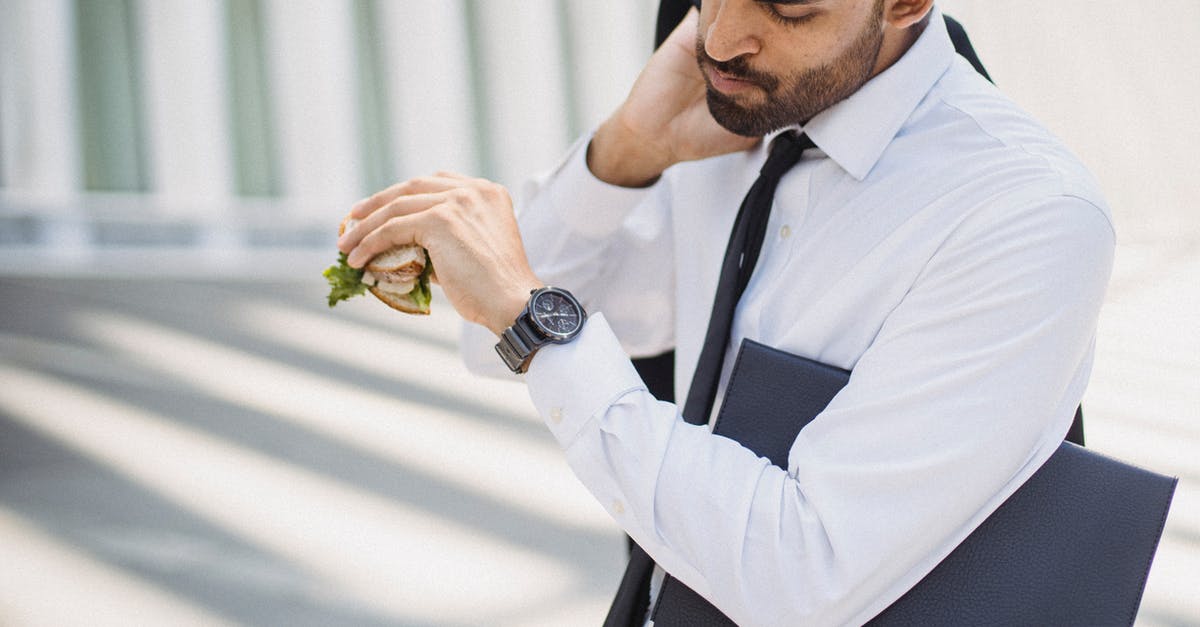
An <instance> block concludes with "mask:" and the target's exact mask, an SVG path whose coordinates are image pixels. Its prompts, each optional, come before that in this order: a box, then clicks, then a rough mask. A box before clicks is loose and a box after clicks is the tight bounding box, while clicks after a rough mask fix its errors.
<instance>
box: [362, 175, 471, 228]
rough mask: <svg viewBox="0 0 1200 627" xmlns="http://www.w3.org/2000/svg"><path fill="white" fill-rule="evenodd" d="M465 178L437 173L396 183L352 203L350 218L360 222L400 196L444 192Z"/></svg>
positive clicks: (459, 183)
mask: <svg viewBox="0 0 1200 627" xmlns="http://www.w3.org/2000/svg"><path fill="white" fill-rule="evenodd" d="M465 178H466V177H463V176H462V175H461V174H454V173H453V172H438V173H437V174H434V175H433V176H424V177H419V178H415V179H409V180H407V181H404V182H402V183H396V184H395V185H392V186H391V187H388V188H387V189H384V190H381V191H378V192H376V193H374V194H372V195H370V196H368V197H366V198H364V199H362V200H360V201H358V202H356V203H354V206H353V207H352V208H351V209H350V217H351V218H354V219H355V220H362V219H363V218H365V217H367V216H369V215H371V214H372V213H374V212H375V211H377V210H378V209H380V208H381V207H385V206H387V205H388V204H390V203H391V202H392V201H394V200H396V199H397V198H399V197H401V196H412V195H415V194H432V193H437V192H442V191H446V190H447V189H450V188H452V187H457V186H459V185H462V181H463V180H464V179H465Z"/></svg>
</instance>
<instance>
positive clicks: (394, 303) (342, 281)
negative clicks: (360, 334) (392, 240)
mask: <svg viewBox="0 0 1200 627" xmlns="http://www.w3.org/2000/svg"><path fill="white" fill-rule="evenodd" d="M357 223H358V221H357V220H354V219H353V218H350V217H347V218H346V219H345V220H342V224H341V226H340V227H339V228H338V235H341V234H342V233H345V232H346V229H351V228H354V225H355V224H357ZM432 273H433V264H432V263H430V262H429V253H427V252H426V251H425V249H424V248H422V247H420V246H418V245H417V244H408V245H405V246H396V247H395V248H391V249H389V250H386V251H384V252H382V253H380V254H378V255H376V256H375V257H374V258H373V259H371V260H370V261H368V262H367V265H365V266H363V267H362V268H351V267H350V266H349V264H347V263H346V253H340V254H338V262H337V264H335V265H332V266H330V267H329V268H327V269H326V270H325V272H324V275H325V279H326V280H327V281H329V288H330V289H329V306H330V307H333V306H334V305H336V304H338V303H339V302H341V301H343V300H346V299H347V298H351V297H353V296H358V295H359V294H364V293H366V292H371V294H373V295H374V296H375V297H376V298H378V299H379V300H381V301H383V302H384V303H386V304H387V305H388V306H389V307H391V308H393V309H398V310H400V311H403V312H404V313H410V314H428V313H429V301H430V297H431V291H430V289H429V276H430V275H431V274H432Z"/></svg>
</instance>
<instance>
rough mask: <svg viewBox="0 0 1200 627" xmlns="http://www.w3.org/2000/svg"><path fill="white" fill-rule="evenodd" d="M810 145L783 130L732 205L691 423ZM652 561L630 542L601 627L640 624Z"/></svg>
mask: <svg viewBox="0 0 1200 627" xmlns="http://www.w3.org/2000/svg"><path fill="white" fill-rule="evenodd" d="M812 147H814V144H813V142H812V140H810V139H809V138H808V136H807V135H799V136H797V135H796V134H795V133H793V132H791V131H788V132H786V133H783V134H781V135H779V136H778V137H776V138H775V141H774V142H773V143H772V144H771V154H770V156H768V157H767V161H766V163H764V164H763V167H762V169H760V170H759V174H758V178H757V179H755V181H754V185H752V186H750V191H749V192H746V197H745V198H744V199H742V206H741V207H740V208H739V209H738V214H737V218H736V219H735V220H734V222H733V231H732V232H731V233H730V234H729V244H728V245H727V246H726V247H725V259H724V261H722V262H721V275H720V279H719V280H718V281H717V293H716V296H715V297H714V298H713V308H712V315H711V316H709V319H708V332H707V333H706V334H705V335H704V348H703V349H701V351H700V359H699V361H698V362H697V363H696V371H695V374H693V375H692V385H691V387H690V388H689V389H688V396H687V402H686V403H685V404H684V406H683V417H684V420H687V421H688V422H690V423H692V424H697V425H699V424H706V423H707V422H708V416H709V414H710V413H712V406H713V401H714V400H715V399H716V397H717V383H718V382H719V381H720V378H721V367H722V366H723V365H724V363H725V351H726V350H727V348H728V347H729V332H730V329H731V328H732V327H733V312H734V310H735V309H737V304H738V301H739V300H741V298H742V293H743V292H745V291H746V285H748V284H749V283H750V275H752V274H753V273H754V266H755V264H757V263H758V255H759V253H760V252H762V244H763V239H764V238H765V237H766V234H767V220H768V219H769V218H770V217H771V205H772V204H773V203H774V200H775V188H776V187H777V186H778V185H779V179H780V178H782V177H783V175H784V173H785V172H787V171H788V170H790V169H791V168H792V166H794V165H796V163H797V162H798V161H800V156H801V155H802V154H804V151H805V150H807V149H809V148H812ZM653 570H654V561H653V560H651V559H650V556H649V555H647V554H646V552H645V551H643V550H642V547H640V546H638V545H636V544H635V545H633V550H632V551H630V554H629V565H628V566H626V567H625V575H624V576H623V577H622V578H621V585H620V587H619V588H618V589H617V596H616V598H614V599H613V603H612V607H611V608H609V611H608V617H607V618H605V620H604V627H630V626H636V627H641V625H642V622H643V621H644V620H645V614H646V608H647V607H648V606H649V602H650V600H649V595H648V594H647V592H646V591H647V588H648V586H649V582H650V575H651V573H652V572H653Z"/></svg>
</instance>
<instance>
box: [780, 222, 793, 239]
mask: <svg viewBox="0 0 1200 627" xmlns="http://www.w3.org/2000/svg"><path fill="white" fill-rule="evenodd" d="M791 236H792V227H790V226H788V225H786V224H785V225H783V226H781V227H779V237H780V238H782V239H787V238H789V237H791Z"/></svg>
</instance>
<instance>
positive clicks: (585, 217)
mask: <svg viewBox="0 0 1200 627" xmlns="http://www.w3.org/2000/svg"><path fill="white" fill-rule="evenodd" d="M929 24H930V25H929V26H928V27H927V28H926V29H925V32H924V33H923V34H922V35H921V36H920V38H919V39H918V41H917V42H916V43H915V44H914V46H913V47H912V48H911V49H910V50H909V51H908V52H907V53H906V54H905V55H904V56H903V57H902V58H901V59H900V60H899V61H898V62H897V63H896V64H894V65H893V66H892V67H891V68H889V69H888V70H886V71H885V72H883V73H882V74H880V75H879V76H877V77H875V78H874V79H872V80H871V81H869V82H868V83H867V84H866V85H864V86H863V87H862V88H861V89H860V90H859V91H858V92H857V93H855V94H854V95H853V96H851V97H850V98H849V99H847V100H845V101H843V102H841V103H839V104H837V105H835V106H833V107H831V108H830V109H828V110H826V111H825V112H823V113H821V114H820V115H818V116H817V117H815V118H814V119H813V120H811V121H810V122H809V123H808V124H807V125H806V126H805V127H804V128H803V129H801V130H803V131H804V132H806V133H808V135H809V137H811V138H812V139H813V141H814V142H815V143H816V145H817V147H818V148H817V149H814V150H809V151H807V152H806V153H805V156H804V159H803V160H802V161H801V162H800V164H799V165H797V166H796V167H795V168H794V169H792V170H791V171H790V172H788V173H787V174H786V175H785V176H784V177H783V179H782V181H781V183H780V185H779V188H778V191H777V193H776V197H775V205H774V208H773V211H772V214H771V218H770V223H769V226H768V232H767V233H768V234H767V239H766V242H765V243H764V245H763V251H762V256H761V258H760V260H759V263H758V267H757V269H756V271H755V273H754V276H753V279H752V280H751V282H750V284H749V287H748V288H747V290H746V292H745V295H744V296H743V298H742V300H741V303H740V305H739V307H738V310H737V314H736V316H735V318H734V322H733V331H732V337H731V338H730V341H731V342H732V344H731V349H730V350H729V352H728V357H727V359H726V372H725V375H723V378H722V384H721V390H722V391H723V388H724V384H725V379H726V378H727V377H728V367H729V365H730V364H731V363H732V361H733V358H734V355H735V353H736V350H737V347H738V345H739V344H740V343H741V341H742V340H743V339H744V338H749V339H753V340H756V341H759V342H762V343H765V344H768V345H770V346H774V347H776V348H779V349H782V350H785V351H788V352H791V353H794V354H798V355H803V356H806V357H809V358H812V359H816V360H819V361H822V362H826V363H829V364H832V365H834V366H838V367H841V368H845V369H849V370H852V371H853V374H852V376H851V378H850V382H849V384H848V385H847V386H846V387H845V388H844V389H843V390H842V391H841V392H840V393H839V394H838V395H837V396H836V397H835V398H834V399H833V401H832V403H831V404H830V405H829V406H828V408H827V409H826V410H825V411H824V412H822V413H821V414H820V415H818V416H817V417H816V419H815V420H813V422H812V423H811V424H809V425H808V426H807V427H806V428H805V429H804V430H803V431H802V432H801V433H800V435H799V437H797V438H796V440H795V442H794V443H793V444H792V446H791V450H790V454H789V457H788V465H787V469H786V470H784V469H780V468H778V467H776V466H773V465H771V464H770V462H768V461H767V460H765V459H760V458H758V457H757V456H755V455H754V454H753V453H751V452H750V451H749V450H747V449H745V448H742V447H741V446H740V445H738V444H737V443H736V442H733V441H732V440H728V439H725V438H721V437H716V436H713V435H712V434H711V433H709V430H708V429H706V428H705V427H703V426H693V425H689V424H687V423H685V422H684V421H683V420H682V418H681V417H680V415H679V408H678V407H676V406H675V405H673V404H669V403H665V402H659V401H657V400H656V399H654V398H653V397H652V396H651V395H650V394H649V393H648V392H647V391H646V389H645V387H644V385H643V383H642V381H641V379H640V378H639V377H638V375H637V373H636V372H635V371H634V369H633V367H632V365H631V364H630V361H629V356H630V355H632V356H649V355H654V354H658V353H661V352H663V351H666V350H668V349H671V348H675V349H676V365H675V368H676V370H675V389H676V394H677V396H678V397H679V398H684V397H685V396H686V391H687V389H688V384H689V381H690V378H691V374H692V371H693V369H694V367H695V364H696V361H697V359H698V356H699V354H700V350H701V346H702V343H703V340H704V335H705V330H706V328H707V325H708V318H709V314H710V312H711V307H712V301H713V294H714V291H715V289H716V284H717V275H718V271H719V269H720V265H721V258H722V255H723V252H724V249H725V245H726V241H727V240H728V237H729V231H730V227H731V225H732V222H733V219H734V215H735V214H736V212H737V208H738V206H739V204H740V203H741V199H742V196H743V195H744V194H745V192H746V190H747V189H749V187H750V185H751V183H752V181H753V180H754V178H755V177H756V176H757V170H758V168H759V167H760V166H761V164H762V163H763V162H764V160H765V159H766V150H767V148H766V143H767V142H763V143H762V144H760V145H759V146H758V147H756V148H754V149H752V150H749V151H747V152H742V153H737V154H731V155H725V156H721V157H717V158H713V159H708V160H704V161H698V162H690V163H683V164H679V165H676V166H674V167H673V168H671V169H670V170H668V171H667V172H666V173H664V175H663V176H662V178H661V180H660V181H659V182H658V183H656V184H655V185H654V186H653V187H651V188H648V189H644V190H640V189H639V190H634V189H624V188H618V187H614V186H611V185H607V184H605V183H603V182H601V181H599V180H597V179H596V178H594V177H593V176H592V175H591V174H590V172H589V171H588V169H587V166H586V164H585V160H584V159H585V152H586V150H585V146H586V142H587V138H584V139H583V140H581V141H580V142H579V143H578V144H577V145H576V146H575V147H574V148H573V149H572V150H571V152H570V154H569V155H568V156H567V158H566V159H565V161H564V162H563V163H562V165H561V166H559V167H558V168H557V169H556V170H555V171H554V172H552V173H550V174H549V175H547V176H546V177H543V178H542V179H539V180H537V181H534V182H533V183H531V184H529V185H528V186H527V188H526V189H525V190H523V191H524V194H523V199H522V200H520V201H519V208H518V214H519V221H520V226H521V232H522V235H523V237H524V238H525V244H526V248H527V250H528V252H529V254H530V259H531V262H532V263H533V267H534V269H535V271H536V272H537V273H538V276H539V277H540V278H541V279H542V280H543V281H545V282H546V283H548V284H550V285H556V286H560V287H564V288H567V289H569V290H571V291H572V292H573V293H575V294H576V295H577V296H578V297H580V299H581V301H582V302H583V303H584V305H585V307H586V308H587V310H588V311H589V313H590V316H591V317H590V318H589V320H588V322H587V324H586V325H585V328H584V330H583V332H582V334H581V335H580V336H579V337H578V338H577V339H576V340H575V341H573V342H571V343H569V344H565V345H556V346H549V347H546V348H543V349H542V350H541V351H540V352H539V353H538V354H537V355H536V356H535V357H534V359H533V361H532V363H531V367H530V369H529V372H528V373H527V374H526V375H525V379H526V381H527V383H528V387H529V392H530V395H531V397H532V399H533V402H534V405H535V406H536V408H537V410H538V412H539V413H540V414H541V416H543V417H544V419H545V421H546V424H547V426H548V427H549V429H550V431H551V432H552V433H553V435H554V437H555V438H556V439H557V441H558V442H559V443H560V444H561V446H562V448H563V450H564V452H565V454H566V457H567V460H568V461H569V463H570V465H571V468H572V469H573V470H574V472H575V473H576V474H577V475H578V477H579V479H580V480H581V481H582V482H583V484H584V485H585V486H586V487H587V489H588V490H590V491H591V493H592V494H593V495H595V497H596V499H598V500H599V502H600V503H601V504H603V505H604V506H605V507H606V508H607V510H608V511H609V513H610V514H611V515H612V517H613V519H614V520H616V522H617V523H618V524H619V525H620V526H621V527H622V528H624V529H625V530H626V531H627V532H628V533H629V535H630V536H632V537H633V539H634V540H635V541H637V543H638V544H640V545H641V546H642V547H643V548H644V549H645V550H646V552H647V553H649V554H650V556H651V557H653V558H654V560H655V561H656V562H657V563H658V564H659V565H660V566H661V567H662V568H664V569H665V570H666V571H667V572H669V573H671V574H672V575H674V576H675V577H676V578H678V579H679V580H680V581H682V582H683V583H684V584H686V585H687V586H689V587H691V588H692V589H693V590H695V591H696V592H697V593H699V594H700V595H702V596H704V597H705V598H707V599H709V600H710V601H711V602H712V603H713V604H714V605H716V606H717V607H718V608H719V609H721V610H722V611H723V612H725V613H726V614H727V615H728V616H730V617H731V618H733V619H734V620H735V621H737V622H738V623H739V624H741V625H843V624H861V623H863V622H865V621H867V620H869V619H870V618H871V617H873V616H874V615H875V614H877V613H878V612H880V611H881V610H883V609H884V608H886V607H887V606H888V605H889V604H891V603H892V602H893V601H895V600H896V599H897V598H899V597H900V596H901V595H903V594H904V592H906V591H907V590H908V589H909V588H911V587H912V586H913V585H914V584H915V583H916V582H918V581H919V580H920V579H921V578H922V577H924V576H925V574H927V573H928V572H929V571H930V570H931V569H932V568H933V567H934V566H935V565H937V563H938V562H939V561H941V560H942V559H943V558H944V557H945V556H946V555H947V554H948V553H949V552H950V551H951V550H953V549H954V547H955V546H957V544H958V543H959V542H960V541H961V540H962V539H963V538H965V537H966V536H967V535H968V534H969V533H970V532H971V531H972V530H974V529H975V527H976V526H978V524H979V523H980V522H981V521H982V520H983V519H984V518H986V517H987V516H988V515H989V514H991V512H992V511H993V510H995V508H996V507H998V506H999V505H1000V504H1001V503H1002V502H1003V501H1004V499H1005V498H1007V497H1008V496H1009V495H1010V494H1012V493H1013V491H1015V490H1016V489H1017V488H1018V487H1019V486H1020V485H1021V484H1022V483H1023V482H1024V481H1025V480H1026V479H1028V478H1029V476H1030V475H1031V474H1032V473H1033V472H1034V471H1036V470H1037V469H1038V468H1039V467H1040V466H1041V465H1042V463H1043V462H1045V461H1046V459H1047V458H1048V457H1049V456H1050V455H1051V453H1053V452H1054V450H1055V449H1056V447H1057V446H1058V445H1059V443H1060V442H1061V441H1062V439H1063V437H1064V435H1065V434H1066V432H1067V429H1068V427H1069V426H1070V423H1071V418H1072V415H1073V414H1074V411H1075V407H1076V405H1077V404H1078V403H1079V401H1080V398H1081V397H1082V395H1083V391H1084V387H1085V385H1086V382H1087V378H1088V374H1089V371H1090V368H1091V363H1092V355H1093V342H1094V337H1095V328H1096V319H1097V314H1098V311H1099V309H1100V305H1101V302H1102V300H1103V295H1104V290H1105V286H1106V284H1107V281H1108V276H1109V272H1110V269H1111V263H1112V253H1113V245H1114V236H1113V231H1112V226H1111V222H1110V216H1109V211H1108V209H1107V207H1106V205H1105V202H1104V200H1103V199H1102V197H1101V195H1100V193H1099V192H1098V191H1097V185H1096V183H1095V182H1094V181H1093V179H1092V178H1091V176H1090V175H1089V174H1088V173H1087V172H1086V171H1085V170H1084V168H1083V167H1082V166H1081V165H1080V164H1079V162H1078V161H1077V160H1076V158H1075V157H1073V156H1072V155H1071V154H1070V153H1069V152H1068V151H1067V150H1066V149H1065V148H1064V147H1063V146H1062V144H1061V143H1060V142H1059V141H1058V140H1056V139H1055V138H1054V137H1052V136H1051V135H1050V133H1049V132H1047V131H1046V130H1045V129H1044V128H1043V127H1041V126H1040V125H1038V124H1037V123H1036V122H1034V121H1033V120H1031V119H1030V117H1029V116H1028V115H1027V114H1026V113H1024V112H1023V111H1021V110H1020V109H1018V108H1017V107H1016V106H1015V105H1014V104H1012V103H1011V102H1010V101H1009V100H1008V99H1006V98H1005V97H1004V96H1003V95H1002V94H1001V93H1000V92H998V91H997V90H996V89H995V88H993V87H992V86H991V85H990V84H988V83H987V82H986V81H985V80H984V79H982V78H981V77H980V76H978V75H977V74H976V73H975V71H974V70H972V69H971V67H970V66H969V65H968V64H967V63H966V62H965V61H964V60H963V59H961V58H959V57H958V56H957V55H956V54H955V53H954V50H953V47H952V44H951V42H950V39H949V37H948V35H947V33H946V31H945V28H944V26H943V22H942V18H941V15H940V14H938V13H937V12H936V10H935V13H934V14H933V16H932V18H931V20H930V22H929ZM1098 132H1100V131H1098ZM495 342H496V338H495V337H494V336H493V335H492V334H491V333H488V332H487V331H486V330H482V328H481V327H473V326H471V325H468V328H467V329H466V332H465V334H464V344H463V350H464V354H465V356H466V360H467V362H468V364H469V365H472V366H473V367H474V368H475V369H476V370H491V371H493V372H496V371H502V370H503V366H502V365H501V363H500V360H499V358H498V357H497V356H496V354H495V351H494V350H493V348H492V347H493V345H494V344H495ZM719 403H720V396H719V397H718V406H719Z"/></svg>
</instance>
